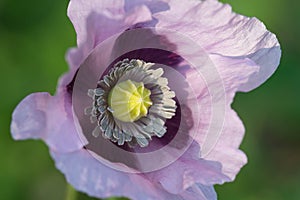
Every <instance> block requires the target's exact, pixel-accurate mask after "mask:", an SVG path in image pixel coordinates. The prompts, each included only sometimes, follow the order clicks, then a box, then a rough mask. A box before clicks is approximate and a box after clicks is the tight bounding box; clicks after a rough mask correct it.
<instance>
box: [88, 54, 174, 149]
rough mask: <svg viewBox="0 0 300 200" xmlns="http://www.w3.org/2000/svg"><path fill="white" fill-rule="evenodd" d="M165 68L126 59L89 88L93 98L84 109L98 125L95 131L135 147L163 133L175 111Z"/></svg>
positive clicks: (94, 133) (145, 144) (96, 135)
mask: <svg viewBox="0 0 300 200" xmlns="http://www.w3.org/2000/svg"><path fill="white" fill-rule="evenodd" d="M163 73H164V70H163V69H162V68H157V66H156V65H155V64H154V63H146V62H144V61H142V60H136V59H132V60H129V59H124V60H123V61H120V62H118V63H116V64H115V65H114V67H113V68H112V69H111V70H110V71H109V72H108V74H107V75H105V76H104V77H103V78H102V79H101V80H100V81H99V82H98V84H97V88H96V89H89V90H88V95H89V96H90V97H91V98H92V99H93V103H92V106H91V107H88V108H86V109H85V114H86V115H90V120H91V122H92V123H94V122H97V125H96V127H95V129H94V131H93V132H92V135H93V136H95V137H98V136H99V135H100V134H101V135H102V136H103V137H104V138H106V139H109V140H111V141H112V142H116V143H117V144H118V145H123V144H125V143H127V144H128V145H129V146H131V147H133V146H135V145H136V144H138V145H139V146H141V147H146V146H148V144H149V141H150V140H151V139H152V137H163V136H164V134H165V133H166V132H167V127H166V126H165V123H166V120H167V119H171V118H172V117H173V116H174V115H175V113H176V112H175V111H176V102H175V101H174V100H173V98H174V97H175V92H173V91H171V90H170V88H169V87H168V79H167V78H165V77H162V75H163Z"/></svg>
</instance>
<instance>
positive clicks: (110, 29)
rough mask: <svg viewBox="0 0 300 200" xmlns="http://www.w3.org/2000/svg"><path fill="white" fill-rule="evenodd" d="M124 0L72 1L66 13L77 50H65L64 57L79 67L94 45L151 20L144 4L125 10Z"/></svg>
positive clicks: (72, 64)
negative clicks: (74, 35) (65, 54)
mask: <svg viewBox="0 0 300 200" xmlns="http://www.w3.org/2000/svg"><path fill="white" fill-rule="evenodd" d="M124 6H125V4H124V0H102V1H98V0H91V1H83V0H71V2H70V4H69V7H68V16H69V18H70V20H71V21H72V23H73V25H74V28H75V31H76V33H77V44H78V48H77V49H71V50H70V51H69V52H68V55H67V56H66V57H67V60H68V62H69V63H70V65H71V66H73V67H75V68H78V67H79V65H80V64H81V63H82V62H83V60H84V59H85V58H86V57H87V56H88V54H89V53H90V52H91V50H92V49H93V48H95V47H96V46H97V45H98V44H100V43H101V42H103V41H104V40H105V39H107V38H109V37H110V36H112V35H114V34H118V33H120V32H123V31H125V30H126V29H128V28H130V27H132V26H134V25H135V24H138V23H142V22H147V21H151V20H152V14H151V11H150V10H149V9H148V7H146V6H145V5H135V6H133V7H130V9H126V11H125V10H124Z"/></svg>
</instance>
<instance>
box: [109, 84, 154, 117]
mask: <svg viewBox="0 0 300 200" xmlns="http://www.w3.org/2000/svg"><path fill="white" fill-rule="evenodd" d="M150 95H151V92H150V90H148V89H147V88H145V86H144V84H143V82H135V81H132V80H127V81H123V82H120V83H118V84H117V85H115V87H114V88H113V89H112V90H111V91H110V92H109V96H108V105H109V107H110V109H111V110H112V114H113V116H114V117H115V118H117V119H118V120H121V121H123V122H134V121H136V120H139V119H140V118H141V117H145V116H147V113H148V109H149V107H150V106H151V105H152V101H151V99H150Z"/></svg>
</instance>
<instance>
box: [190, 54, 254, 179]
mask: <svg viewBox="0 0 300 200" xmlns="http://www.w3.org/2000/svg"><path fill="white" fill-rule="evenodd" d="M210 57H211V59H212V61H213V62H214V64H215V66H216V68H217V69H218V71H219V73H220V76H221V79H222V81H223V85H224V89H225V93H226V94H225V95H226V96H225V98H226V102H225V103H226V104H225V107H224V108H221V109H225V112H224V113H225V115H224V119H223V120H224V121H223V122H222V123H223V126H222V131H221V132H220V133H219V134H218V135H215V136H214V139H215V140H211V141H214V142H213V143H209V142H211V141H209V139H208V138H209V137H210V135H207V136H205V135H203V134H201V131H199V134H198V137H196V138H195V139H196V141H198V142H199V143H200V145H201V144H202V146H204V145H210V151H209V152H207V153H206V154H205V155H202V156H204V159H207V160H214V161H218V162H220V163H221V164H222V172H223V173H224V174H225V175H227V176H228V177H230V179H231V180H233V179H234V178H235V175H236V174H237V173H238V172H239V170H240V168H241V167H242V166H243V165H244V164H246V162H247V159H246V156H245V154H244V153H243V152H241V151H240V150H239V149H238V148H239V145H240V143H241V141H242V139H243V136H244V132H245V129H244V126H243V124H242V122H241V120H240V119H239V117H238V116H237V114H236V113H235V112H234V111H233V110H232V109H231V107H230V105H231V103H232V101H233V98H234V96H235V93H236V92H237V90H238V88H239V87H240V86H241V85H242V84H244V83H246V82H247V81H248V79H249V77H250V76H251V75H252V74H254V73H257V71H258V70H259V67H258V66H257V65H256V64H255V63H254V62H253V61H252V60H250V59H248V58H244V59H236V58H230V57H224V56H220V55H210ZM208 97H209V95H205V96H199V103H200V104H202V102H203V103H205V102H207V101H206V100H205V99H206V98H208ZM211 114H212V115H214V114H215V113H211ZM202 119H203V120H204V121H205V122H207V123H202V124H201V125H202V126H204V127H201V126H200V128H201V129H208V127H209V125H210V124H209V119H206V116H203V117H202ZM208 143H209V144H208Z"/></svg>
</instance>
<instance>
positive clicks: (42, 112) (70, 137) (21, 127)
mask: <svg viewBox="0 0 300 200" xmlns="http://www.w3.org/2000/svg"><path fill="white" fill-rule="evenodd" d="M64 98H65V97H63V96H62V95H57V96H51V95H50V94H48V93H34V94H31V95H29V96H27V97H26V98H25V99H24V100H23V101H21V103H20V104H19V105H18V106H17V108H16V109H15V111H14V113H13V117H12V123H11V132H12V135H13V137H14V139H30V138H33V139H44V140H45V142H46V143H47V144H48V145H49V147H50V149H53V150H55V151H58V152H70V151H74V150H77V149H80V148H81V147H82V146H83V145H84V144H83V143H82V142H81V141H80V139H79V137H78V135H77V131H76V129H75V126H74V122H73V116H72V113H71V106H70V105H66V104H68V101H65V99H64Z"/></svg>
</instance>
